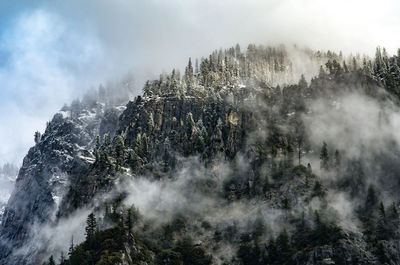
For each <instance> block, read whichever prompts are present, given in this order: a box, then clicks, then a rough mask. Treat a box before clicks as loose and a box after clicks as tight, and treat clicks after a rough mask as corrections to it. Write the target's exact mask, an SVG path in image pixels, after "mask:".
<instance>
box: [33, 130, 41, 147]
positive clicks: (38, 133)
mask: <svg viewBox="0 0 400 265" xmlns="http://www.w3.org/2000/svg"><path fill="white" fill-rule="evenodd" d="M41 139H42V134H41V133H40V132H38V131H36V132H35V144H38V143H39V142H40V140H41Z"/></svg>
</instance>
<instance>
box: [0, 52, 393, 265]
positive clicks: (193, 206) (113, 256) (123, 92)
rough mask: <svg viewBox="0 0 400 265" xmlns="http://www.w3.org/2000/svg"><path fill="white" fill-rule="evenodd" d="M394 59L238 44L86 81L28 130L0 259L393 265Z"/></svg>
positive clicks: (4, 221) (5, 221)
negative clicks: (115, 80) (182, 61)
mask: <svg viewBox="0 0 400 265" xmlns="http://www.w3.org/2000/svg"><path fill="white" fill-rule="evenodd" d="M399 57H400V50H399V54H397V55H395V56H390V55H389V54H388V53H387V52H386V51H385V49H380V48H377V50H376V55H375V57H374V58H369V57H366V56H360V55H355V56H353V55H343V54H342V53H339V54H337V53H334V52H331V51H328V52H320V51H312V50H308V49H301V48H298V47H295V46H294V47H285V46H283V45H282V46H278V47H265V46H256V45H249V46H248V47H247V49H246V50H245V51H243V50H242V49H241V47H240V46H239V45H237V46H235V47H232V48H230V49H226V50H218V51H215V52H213V53H212V54H211V55H209V56H208V57H205V58H202V59H200V60H196V59H194V60H192V59H189V61H188V64H187V66H186V68H185V70H184V72H183V73H180V71H179V70H173V71H172V72H171V73H170V74H165V73H164V74H161V75H160V78H158V79H156V80H149V81H147V82H146V84H145V85H144V88H143V95H141V96H137V97H135V98H134V99H133V98H129V96H130V95H131V92H132V91H133V90H132V88H131V86H130V82H129V81H124V82H122V83H121V84H119V85H115V87H114V88H109V87H100V88H99V89H98V90H97V91H92V92H91V93H90V94H88V95H87V96H86V97H84V98H83V99H82V100H75V101H74V102H73V103H72V104H70V105H66V106H64V107H63V108H62V110H61V111H60V112H59V113H57V114H55V115H54V117H53V119H52V120H51V121H50V122H49V123H48V124H47V128H46V130H45V131H44V132H43V133H39V132H38V133H37V134H35V143H36V144H35V146H33V147H32V148H31V149H30V150H29V152H28V154H27V155H26V156H25V158H24V161H23V164H22V167H21V169H20V170H19V174H18V178H17V181H16V184H15V189H14V192H13V193H12V195H11V197H10V199H9V201H8V204H7V206H6V207H5V211H4V214H3V217H2V222H1V230H0V240H1V241H0V244H1V245H0V263H1V264H63V265H69V264H71V265H75V264H76V265H78V264H79V265H83V264H88V265H89V264H165V265H167V264H199V265H200V264H252V265H253V264H254V265H257V264H310V265H311V264H399V263H400V219H399V218H400V217H399V203H400V196H399V193H398V190H399V188H400V178H399V173H400V164H399V159H400V137H399V134H398V131H399V129H400V106H399V104H400V68H399V67H400V62H399V61H398V59H399ZM115 89H117V90H115ZM115 91H118V92H115ZM128 100H131V101H129V102H128Z"/></svg>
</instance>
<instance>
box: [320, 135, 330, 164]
mask: <svg viewBox="0 0 400 265" xmlns="http://www.w3.org/2000/svg"><path fill="white" fill-rule="evenodd" d="M319 158H320V160H321V163H320V165H321V169H324V170H328V169H329V155H328V145H327V144H326V143H325V142H323V144H322V148H321V154H320V156H319Z"/></svg>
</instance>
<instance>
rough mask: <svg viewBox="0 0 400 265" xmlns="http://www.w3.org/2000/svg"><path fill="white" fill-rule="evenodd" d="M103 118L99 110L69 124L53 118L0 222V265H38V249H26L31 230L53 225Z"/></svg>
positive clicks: (87, 161) (86, 112)
mask: <svg viewBox="0 0 400 265" xmlns="http://www.w3.org/2000/svg"><path fill="white" fill-rule="evenodd" d="M116 111H117V112H118V110H116ZM102 115H103V111H102V106H101V105H99V106H97V108H92V109H87V110H84V111H82V112H81V114H80V115H79V117H76V118H73V119H72V118H70V117H69V114H68V113H66V112H61V113H57V114H56V115H55V116H54V118H53V119H52V121H51V122H50V123H49V124H48V126H47V128H46V131H45V133H44V134H43V135H42V136H41V139H40V141H39V142H38V143H37V144H36V145H35V146H34V147H32V148H31V149H30V150H29V152H28V154H27V155H26V157H25V158H24V161H23V165H22V167H21V169H20V171H19V174H18V178H17V181H16V185H15V190H14V192H13V193H12V195H11V197H10V199H9V202H8V204H7V207H6V209H5V212H4V215H3V219H2V224H1V232H0V242H1V250H0V261H1V262H0V263H1V264H35V263H38V253H39V252H40V251H41V246H40V245H36V246H29V248H28V247H27V246H26V245H25V244H26V243H27V242H28V241H29V239H30V238H31V236H32V234H31V233H32V231H31V229H32V227H34V226H35V225H40V224H43V223H45V222H49V221H50V222H51V221H55V220H56V218H57V214H58V210H59V207H60V204H61V202H62V198H63V197H64V195H65V194H66V192H67V191H68V186H69V184H70V178H71V176H73V175H74V174H76V172H77V171H79V170H80V169H82V168H85V167H88V166H89V165H90V164H91V163H92V162H93V155H92V154H91V153H90V152H89V151H88V150H89V149H90V147H91V146H92V145H93V143H94V140H95V136H96V135H97V134H98V133H99V128H100V124H101V122H102ZM17 250H18V251H17ZM16 253H17V254H16Z"/></svg>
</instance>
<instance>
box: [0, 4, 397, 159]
mask: <svg viewBox="0 0 400 265" xmlns="http://www.w3.org/2000/svg"><path fill="white" fill-rule="evenodd" d="M399 12H400V3H399V2H398V1H395V0H381V1H379V2H378V1H371V0H336V1H324V0H168V1H167V0H142V1H140V0H86V1H82V0H69V1H61V0H37V1H32V0H20V1H14V0H3V1H1V3H0V124H1V126H0V165H1V164H2V163H5V162H13V163H16V164H18V165H20V164H21V163H22V158H23V157H24V155H25V154H26V152H27V151H28V149H29V147H30V146H32V145H33V144H34V142H33V134H34V132H35V131H42V132H43V131H44V128H45V125H46V121H49V120H50V119H51V118H52V116H53V115H54V113H55V112H57V111H58V110H59V109H60V108H61V107H62V105H63V104H64V103H68V102H70V101H71V100H72V99H74V98H75V97H78V96H81V95H82V94H83V93H84V91H85V90H87V89H89V88H91V87H97V86H98V85H99V84H100V83H106V82H107V81H110V80H116V79H118V78H119V77H121V76H122V75H124V74H125V73H127V72H132V73H134V75H135V76H136V77H137V80H138V81H137V82H136V83H137V88H136V90H137V93H140V91H141V84H142V83H143V80H145V79H146V78H148V77H152V76H156V75H158V74H159V73H160V72H161V71H170V70H171V69H172V68H174V67H177V68H183V66H184V65H185V64H186V62H187V59H188V57H201V56H207V54H208V53H209V52H210V51H212V50H214V49H219V48H221V47H222V48H226V47H230V46H233V45H235V44H236V43H240V44H241V45H242V47H245V46H246V45H247V44H248V43H256V44H270V45H274V44H281V43H284V44H288V45H291V44H297V45H301V46H307V47H310V48H313V49H321V50H328V49H330V50H335V51H339V50H342V51H343V52H345V53H351V52H353V53H357V52H359V53H366V54H370V55H373V53H374V52H375V47H377V46H384V47H386V48H387V49H388V51H389V52H390V53H392V54H393V53H395V52H396V50H397V47H400V34H398V29H399V28H400V16H398V15H397V14H398V13H399Z"/></svg>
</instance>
